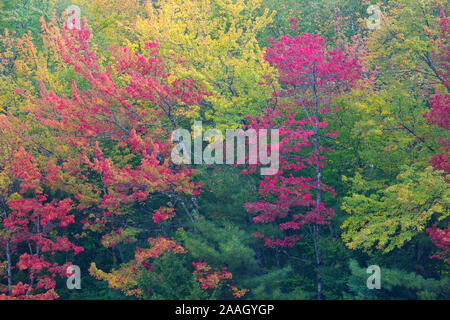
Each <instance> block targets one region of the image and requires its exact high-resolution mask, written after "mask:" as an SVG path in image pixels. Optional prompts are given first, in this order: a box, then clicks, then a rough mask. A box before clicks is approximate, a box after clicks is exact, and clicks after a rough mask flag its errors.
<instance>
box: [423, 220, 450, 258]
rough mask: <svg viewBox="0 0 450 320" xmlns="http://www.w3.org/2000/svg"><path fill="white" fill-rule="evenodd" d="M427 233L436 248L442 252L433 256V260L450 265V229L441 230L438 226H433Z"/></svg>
mask: <svg viewBox="0 0 450 320" xmlns="http://www.w3.org/2000/svg"><path fill="white" fill-rule="evenodd" d="M426 232H427V233H428V234H429V235H430V237H431V240H432V241H433V243H434V244H435V245H436V247H437V248H438V249H440V250H441V251H439V252H438V253H436V254H435V255H433V256H432V258H436V259H441V260H444V261H445V262H446V263H450V228H447V229H439V228H437V227H436V225H433V227H432V228H428V229H427V230H426Z"/></svg>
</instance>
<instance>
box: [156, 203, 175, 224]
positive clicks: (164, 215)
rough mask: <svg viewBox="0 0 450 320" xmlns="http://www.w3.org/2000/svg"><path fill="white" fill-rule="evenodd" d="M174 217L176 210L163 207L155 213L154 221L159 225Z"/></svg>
mask: <svg viewBox="0 0 450 320" xmlns="http://www.w3.org/2000/svg"><path fill="white" fill-rule="evenodd" d="M174 215H175V210H174V209H173V208H167V207H161V208H159V209H158V210H156V211H155V212H154V213H153V220H154V221H155V222H156V223H159V222H162V221H165V220H167V219H170V218H172V217H173V216H174Z"/></svg>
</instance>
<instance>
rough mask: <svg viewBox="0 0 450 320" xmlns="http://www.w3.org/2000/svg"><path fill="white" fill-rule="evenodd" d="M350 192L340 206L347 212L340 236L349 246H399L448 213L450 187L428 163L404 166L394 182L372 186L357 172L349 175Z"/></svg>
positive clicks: (366, 249)
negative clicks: (387, 184) (380, 186)
mask: <svg viewBox="0 0 450 320" xmlns="http://www.w3.org/2000/svg"><path fill="white" fill-rule="evenodd" d="M350 181H351V183H352V184H353V190H354V191H353V192H354V193H353V194H352V196H349V197H345V198H344V202H343V205H342V209H343V210H344V211H345V212H347V213H348V214H349V215H350V216H349V217H348V219H347V220H346V221H345V222H344V223H343V224H342V226H341V228H342V229H344V233H343V234H342V238H343V239H344V241H345V242H346V243H347V246H348V247H349V248H351V249H363V250H365V251H371V250H372V249H374V248H376V249H379V250H382V251H384V252H389V251H392V250H393V249H394V248H400V247H402V246H403V245H404V243H405V242H407V241H409V240H411V239H412V238H413V237H414V236H415V235H417V234H418V233H419V232H423V231H424V230H425V228H426V227H427V226H430V224H431V222H432V221H441V220H444V219H446V218H448V217H449V209H448V208H449V203H450V191H449V188H448V185H447V183H446V181H445V179H444V178H443V177H442V172H439V171H433V169H432V168H431V167H427V168H426V169H425V170H422V169H421V168H419V167H414V166H413V167H406V166H405V167H403V168H402V173H401V174H399V175H398V176H397V179H396V181H395V182H394V184H392V185H390V186H387V187H385V188H382V189H380V190H373V189H372V188H370V187H368V182H367V181H366V180H364V178H363V177H362V176H361V175H360V174H357V175H356V176H355V177H354V178H352V179H350Z"/></svg>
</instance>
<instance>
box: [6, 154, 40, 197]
mask: <svg viewBox="0 0 450 320" xmlns="http://www.w3.org/2000/svg"><path fill="white" fill-rule="evenodd" d="M11 172H12V174H14V175H15V176H16V177H17V178H19V179H21V180H22V181H21V183H20V192H21V193H26V192H27V191H28V190H31V191H36V193H40V192H41V191H40V188H39V187H40V183H41V174H40V173H39V170H38V169H37V167H36V165H35V164H34V158H33V156H31V155H30V154H29V153H27V152H26V151H25V150H24V149H23V148H22V147H21V148H19V150H18V151H16V152H14V158H13V161H12V162H11Z"/></svg>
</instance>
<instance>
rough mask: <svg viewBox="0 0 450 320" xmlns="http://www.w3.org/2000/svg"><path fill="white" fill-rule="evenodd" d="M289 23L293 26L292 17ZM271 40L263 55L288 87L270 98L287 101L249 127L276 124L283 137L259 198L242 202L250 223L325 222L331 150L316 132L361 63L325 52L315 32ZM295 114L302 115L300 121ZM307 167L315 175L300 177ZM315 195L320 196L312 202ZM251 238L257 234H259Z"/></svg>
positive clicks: (269, 242)
mask: <svg viewBox="0 0 450 320" xmlns="http://www.w3.org/2000/svg"><path fill="white" fill-rule="evenodd" d="M292 26H293V28H295V26H296V21H295V19H293V20H292ZM271 44H272V46H271V47H270V48H268V49H267V51H266V56H265V59H266V60H267V61H268V62H270V63H271V64H272V65H273V66H275V67H276V68H278V70H279V72H280V79H279V80H280V82H281V83H283V84H284V85H285V87H286V89H285V90H283V91H280V92H275V93H274V97H281V98H284V99H290V101H291V102H290V103H285V104H282V105H281V104H280V105H278V106H275V107H274V108H273V109H267V110H266V112H265V114H264V115H263V116H261V117H254V118H253V119H248V120H249V122H250V125H249V127H251V128H254V129H259V128H267V129H269V128H278V129H279V134H280V140H281V141H280V143H279V145H278V147H279V151H280V170H279V171H278V174H276V175H273V176H266V177H264V179H263V180H262V181H261V184H260V186H259V193H260V195H261V197H262V198H263V200H260V201H258V202H254V203H246V204H245V209H246V210H247V211H248V212H249V213H256V214H257V215H256V216H255V217H254V218H253V222H255V223H261V222H262V223H274V222H276V223H279V225H280V229H281V230H299V229H300V228H301V227H302V226H304V225H324V224H328V223H329V222H330V220H331V219H332V218H333V216H334V211H333V210H332V209H327V208H326V207H325V205H324V203H323V201H322V193H325V192H329V193H331V194H332V195H335V192H334V190H333V188H331V187H329V186H327V185H325V184H324V183H323V181H322V177H321V173H320V170H321V168H323V167H324V165H325V163H326V158H325V155H324V153H325V152H327V151H331V149H326V148H324V147H323V146H322V145H321V144H320V141H319V140H320V138H319V132H322V131H324V130H325V129H326V128H327V126H328V122H327V121H324V120H321V119H320V115H321V114H323V113H330V112H332V111H331V109H330V102H331V101H332V97H333V96H335V95H337V94H339V93H341V92H343V91H344V90H346V89H349V88H352V87H353V86H355V84H356V82H357V81H358V80H359V79H360V74H361V67H360V65H359V64H358V61H357V60H356V59H355V58H354V57H353V54H352V53H351V52H348V53H344V52H342V51H341V50H337V49H332V50H328V49H327V47H326V45H325V38H324V37H322V36H320V35H318V34H314V35H311V34H308V33H305V34H303V35H301V36H296V37H293V38H291V37H290V36H284V37H282V38H281V40H280V41H278V42H275V41H273V40H271ZM335 111H337V110H335ZM299 114H304V117H306V118H303V119H300V120H298V117H299ZM325 135H327V136H329V137H332V138H336V136H337V132H334V131H331V132H325ZM309 167H312V168H314V169H315V172H316V176H315V177H314V178H312V177H304V176H302V175H301V174H302V173H303V172H304V170H305V169H307V168H309ZM250 169H252V168H250ZM249 171H250V172H251V171H252V170H249ZM249 171H244V172H243V173H245V174H247V173H248V172H249ZM318 195H319V196H318ZM315 198H316V199H318V200H316V201H314V200H313V199H315ZM274 199H275V200H274ZM302 207H303V208H302ZM255 236H256V237H261V234H260V233H258V234H256V235H255ZM300 238H301V237H300V235H299V234H294V235H290V236H287V237H285V238H283V239H273V238H272V237H266V239H265V245H266V246H268V247H271V248H273V247H277V246H281V247H292V246H294V245H295V243H296V242H297V241H299V240H300Z"/></svg>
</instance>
